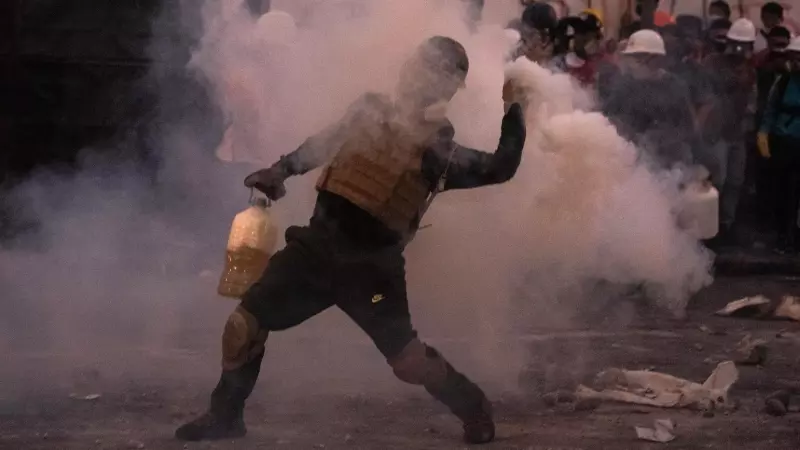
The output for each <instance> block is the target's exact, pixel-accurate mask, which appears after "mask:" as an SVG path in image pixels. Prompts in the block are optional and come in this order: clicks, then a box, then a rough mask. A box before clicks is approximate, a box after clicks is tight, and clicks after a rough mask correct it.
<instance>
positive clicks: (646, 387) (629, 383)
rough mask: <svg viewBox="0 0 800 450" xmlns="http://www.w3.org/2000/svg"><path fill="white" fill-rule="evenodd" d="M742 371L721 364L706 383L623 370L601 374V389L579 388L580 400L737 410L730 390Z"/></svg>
mask: <svg viewBox="0 0 800 450" xmlns="http://www.w3.org/2000/svg"><path fill="white" fill-rule="evenodd" d="M738 377H739V371H738V370H737V369H736V365H735V364H734V363H733V362H732V361H725V362H722V363H720V364H719V365H717V367H716V369H714V371H713V372H712V373H711V375H710V376H709V377H708V379H706V381H705V382H704V383H703V384H699V383H695V382H693V381H689V380H685V379H682V378H678V377H674V376H672V375H668V374H664V373H659V372H650V371H643V370H639V371H634V370H622V369H609V370H606V371H604V372H601V373H600V374H599V375H598V377H597V380H596V383H595V384H596V387H597V390H595V389H592V388H589V387H587V386H584V385H580V386H578V388H577V390H576V393H575V395H576V397H577V398H578V400H579V401H581V400H582V401H586V400H600V401H614V402H622V403H632V404H637V405H646V406H654V407H660V408H690V409H697V410H725V409H732V408H733V407H734V404H733V402H732V401H731V400H730V399H729V398H728V390H729V389H730V388H731V386H732V385H733V384H734V383H735V382H736V381H737V379H738Z"/></svg>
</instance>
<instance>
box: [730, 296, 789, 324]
mask: <svg viewBox="0 0 800 450" xmlns="http://www.w3.org/2000/svg"><path fill="white" fill-rule="evenodd" d="M715 314H716V315H718V316H724V317H747V318H755V319H774V320H786V319H789V320H796V321H798V322H800V297H795V296H792V295H785V296H783V297H782V298H781V300H780V301H779V302H777V303H775V302H773V301H772V300H771V299H769V298H767V297H765V296H763V295H756V296H754V297H745V298H741V299H739V300H736V301H733V302H730V303H728V304H727V305H725V307H724V308H722V309H721V310H719V311H717V312H716V313H715Z"/></svg>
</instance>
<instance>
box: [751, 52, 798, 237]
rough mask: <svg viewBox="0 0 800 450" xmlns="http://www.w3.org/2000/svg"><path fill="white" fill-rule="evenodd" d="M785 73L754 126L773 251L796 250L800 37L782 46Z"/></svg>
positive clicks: (775, 86) (773, 89) (777, 82)
mask: <svg viewBox="0 0 800 450" xmlns="http://www.w3.org/2000/svg"><path fill="white" fill-rule="evenodd" d="M786 56H787V60H788V68H789V70H788V72H787V73H785V74H782V75H781V76H780V77H779V78H778V80H777V81H776V82H775V85H774V87H773V88H772V91H771V92H770V95H769V98H768V100H767V105H766V109H765V111H764V115H763V117H762V119H761V122H760V124H759V129H758V139H757V141H758V150H759V153H760V155H761V156H762V157H763V158H764V159H766V160H768V161H769V163H770V166H771V169H772V170H771V173H772V175H773V181H774V183H775V186H774V187H775V191H774V199H775V202H774V214H775V222H776V224H777V231H778V235H779V239H778V245H777V250H778V251H780V252H782V253H796V251H797V249H798V247H797V245H798V241H797V238H798V233H797V231H798V230H797V211H798V206H799V205H798V203H800V38H795V39H794V40H793V41H792V42H791V44H789V46H788V47H787V48H786Z"/></svg>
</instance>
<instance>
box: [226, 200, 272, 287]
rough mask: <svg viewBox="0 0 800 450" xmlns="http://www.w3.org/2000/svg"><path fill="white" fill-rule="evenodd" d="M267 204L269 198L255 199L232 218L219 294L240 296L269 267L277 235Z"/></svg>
mask: <svg viewBox="0 0 800 450" xmlns="http://www.w3.org/2000/svg"><path fill="white" fill-rule="evenodd" d="M267 207H268V203H267V200H266V199H264V198H259V199H256V200H255V201H254V202H252V206H250V207H249V208H247V209H246V210H244V211H242V212H240V213H239V214H237V215H236V217H235V218H234V219H233V225H232V226H231V233H230V236H229V237H228V247H227V251H226V259H225V269H224V270H223V271H222V277H221V278H220V280H219V286H218V287H217V292H218V293H219V295H222V296H223V297H231V298H240V297H241V296H242V295H244V293H245V292H247V290H248V289H249V288H250V286H252V285H253V284H254V283H255V282H256V281H258V279H259V278H260V277H261V274H263V273H264V270H266V268H267V264H268V263H269V258H270V257H271V256H272V254H273V252H274V251H275V244H276V242H277V238H278V231H277V227H276V226H275V222H274V220H273V217H272V216H271V215H270V213H269V211H268V209H267Z"/></svg>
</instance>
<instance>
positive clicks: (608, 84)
mask: <svg viewBox="0 0 800 450" xmlns="http://www.w3.org/2000/svg"><path fill="white" fill-rule="evenodd" d="M666 55H667V52H666V48H665V46H664V40H663V39H662V37H661V36H660V35H659V34H658V32H656V31H653V30H640V31H637V32H636V33H634V34H633V35H631V37H630V39H629V40H628V43H627V45H626V47H625V48H624V49H623V50H622V55H621V58H620V63H619V69H618V71H617V72H616V73H614V74H607V75H605V77H604V78H603V79H601V80H600V81H599V82H598V85H599V86H598V88H599V89H598V92H599V100H600V106H601V111H602V112H603V114H604V115H605V116H606V117H608V118H609V120H611V122H612V123H614V124H615V125H616V126H617V129H618V131H619V133H620V135H621V136H623V137H625V138H626V139H628V140H630V141H631V142H633V143H634V144H636V146H637V148H639V149H640V150H641V152H642V157H643V158H644V159H645V160H647V161H648V162H649V163H652V164H653V165H654V166H655V167H657V168H659V169H663V168H670V167H672V166H675V165H691V164H693V161H694V158H693V156H692V147H693V144H694V140H695V139H694V136H695V134H694V124H693V122H692V116H693V114H692V110H691V107H690V99H689V92H688V88H687V86H686V85H685V83H684V82H683V81H682V80H680V79H679V78H678V77H676V76H674V75H672V74H670V73H669V72H667V71H666V70H664V69H663V67H664V64H665V63H666V62H665V58H666Z"/></svg>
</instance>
